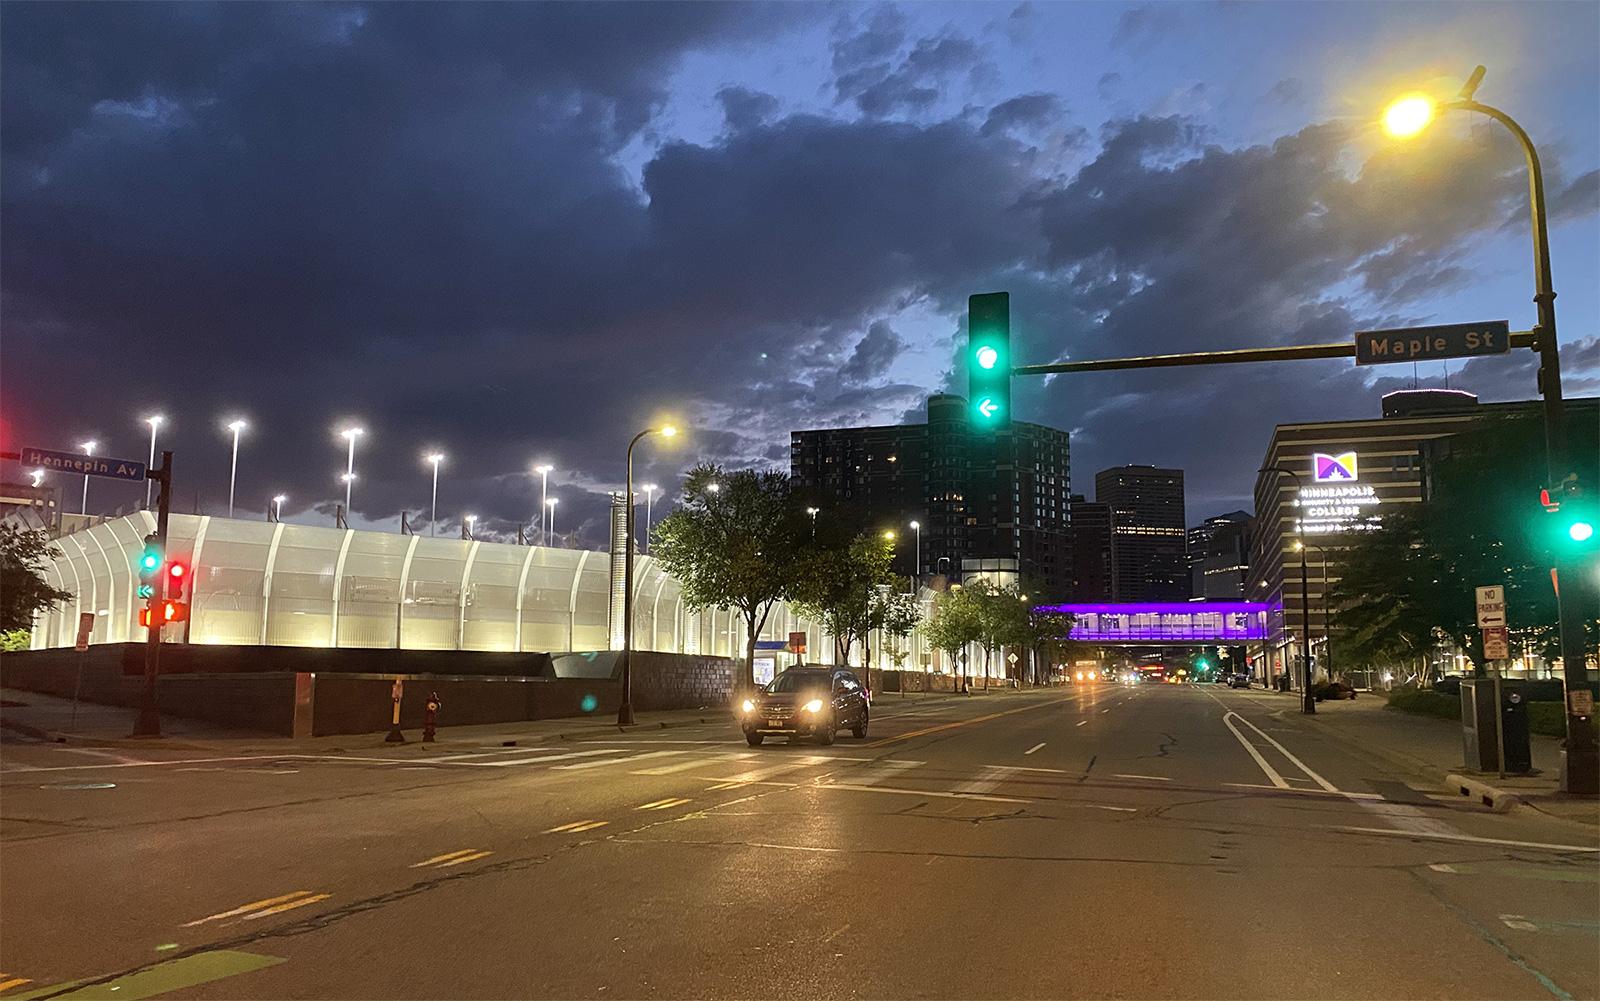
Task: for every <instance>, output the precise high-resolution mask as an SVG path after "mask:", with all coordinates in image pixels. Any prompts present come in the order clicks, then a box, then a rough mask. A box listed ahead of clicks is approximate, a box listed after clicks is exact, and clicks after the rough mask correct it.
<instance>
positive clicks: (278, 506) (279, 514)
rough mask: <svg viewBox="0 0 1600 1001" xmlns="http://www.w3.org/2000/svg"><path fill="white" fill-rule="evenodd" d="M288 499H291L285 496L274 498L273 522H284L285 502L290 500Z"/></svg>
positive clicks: (280, 495) (279, 495)
mask: <svg viewBox="0 0 1600 1001" xmlns="http://www.w3.org/2000/svg"><path fill="white" fill-rule="evenodd" d="M288 499H289V498H288V497H287V496H285V495H284V494H278V495H277V496H276V497H273V498H272V507H273V510H272V520H273V521H277V522H282V521H283V502H284V501H286V500H288Z"/></svg>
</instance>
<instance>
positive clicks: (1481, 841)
mask: <svg viewBox="0 0 1600 1001" xmlns="http://www.w3.org/2000/svg"><path fill="white" fill-rule="evenodd" d="M1329 830H1334V831H1348V832H1350V833H1353V834H1387V835H1389V836H1390V837H1396V838H1427V839H1429V840H1432V841H1461V842H1465V843H1467V844H1472V845H1510V846H1511V847H1513V848H1543V849H1545V850H1546V851H1552V852H1588V853H1600V848H1596V847H1593V846H1591V845H1552V844H1546V843H1544V842H1542V841H1512V840H1510V839H1507V838H1478V837H1473V836H1472V835H1470V834H1429V833H1425V832H1423V831H1397V830H1394V829H1393V828H1390V827H1331V828H1329Z"/></svg>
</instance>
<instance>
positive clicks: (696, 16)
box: [0, 3, 1600, 545]
mask: <svg viewBox="0 0 1600 1001" xmlns="http://www.w3.org/2000/svg"><path fill="white" fill-rule="evenodd" d="M0 42H3V53H0V57H3V58H0V74H3V75H0V210H3V216H0V222H3V226H0V255H3V256H0V296H3V298H0V308H3V318H0V319H3V326H0V338H3V340H0V344H3V348H0V350H3V365H0V396H3V399H0V416H3V419H4V422H5V424H6V437H7V441H6V443H5V446H6V447H7V448H15V447H16V446H17V445H18V444H26V445H41V446H45V447H50V446H56V447H68V448H70V447H71V446H72V444H73V443H75V442H77V441H81V440H83V439H85V438H90V437H93V438H97V439H99V440H100V441H101V442H102V443H103V444H102V446H101V452H102V453H105V452H109V453H110V454H113V455H121V456H131V457H137V458H142V457H143V456H144V454H145V450H146V448H147V445H148V438H147V435H148V430H147V428H146V427H145V425H143V424H141V423H140V419H141V418H142V417H144V416H145V415H147V414H150V413H153V412H159V413H162V414H164V415H166V416H167V417H168V418H169V423H168V424H167V426H166V427H164V428H163V430H162V440H163V444H164V445H165V446H166V447H171V448H175V449H176V450H177V452H178V460H177V461H178V462H179V463H180V465H179V470H178V472H179V481H180V484H179V491H178V493H179V498H180V510H184V511H187V510H190V509H191V507H192V506H193V505H195V504H196V503H198V505H199V507H200V508H201V510H202V511H208V512H210V513H217V514H220V513H223V511H224V508H225V506H226V495H227V485H228V458H229V433H228V432H227V431H226V430H224V428H223V425H224V424H225V423H226V421H227V420H229V419H231V418H234V417H243V418H245V419H247V420H249V421H250V422H251V429H250V430H249V431H248V432H246V434H245V436H244V438H243V443H242V449H241V457H240V474H239V487H238V489H239V505H240V507H241V508H243V509H244V510H245V511H246V512H247V513H248V516H259V512H261V511H262V510H263V509H264V507H265V505H266V503H267V498H269V497H270V496H271V495H273V494H275V493H279V492H282V493H285V494H287V495H288V496H289V498H290V500H289V502H288V503H287V504H286V505H285V518H286V520H292V521H298V522H306V523H316V524H331V523H332V518H331V511H332V505H333V504H334V503H335V502H336V501H341V500H342V499H343V486H342V484H341V483H340V482H339V479H338V476H339V474H340V473H342V472H343V470H344V462H345V452H344V443H343V441H342V440H341V439H339V438H338V437H337V431H338V430H339V429H340V428H341V427H344V426H347V425H348V424H349V423H351V422H354V423H358V424H360V425H362V426H363V427H365V428H366V429H367V431H368V434H367V436H366V437H365V438H364V439H363V440H362V441H361V443H360V446H359V449H358V452H357V462H356V468H357V473H358V476H359V479H358V481H357V483H356V487H355V509H356V515H357V517H356V518H355V519H354V523H355V524H357V525H362V524H368V525H375V526H378V527H383V528H387V529H390V530H392V529H394V528H395V527H396V525H397V524H398V517H399V512H400V511H401V510H403V509H404V510H409V511H410V512H411V513H412V517H413V519H414V521H420V519H418V518H417V515H418V512H425V509H426V506H427V503H428V485H429V483H428V467H427V466H426V464H425V463H424V462H423V460H422V455H423V454H424V453H425V452H428V451H432V450H435V449H437V450H441V451H444V452H445V453H447V454H448V456H449V458H448V460H447V462H446V463H445V465H444V469H443V476H442V486H441V496H440V508H441V521H446V522H448V528H447V530H449V531H454V530H455V523H456V518H457V517H458V516H459V515H461V514H463V513H465V512H469V511H470V512H473V513H475V514H477V515H479V516H480V519H482V520H481V521H480V525H487V526H488V528H489V530H490V532H491V533H494V532H498V533H502V534H507V535H509V534H513V533H514V532H515V526H516V525H517V523H519V522H521V523H524V524H526V523H529V522H530V521H531V520H532V519H533V518H534V517H535V516H536V515H535V512H536V509H537V505H538V477H537V476H535V475H531V473H530V470H531V468H532V466H534V465H535V464H536V463H537V462H539V461H549V462H551V463H552V464H553V465H554V466H555V467H556V471H555V473H554V474H553V476H552V488H551V492H552V493H553V494H554V495H556V496H559V497H560V498H561V505H560V508H559V512H560V514H559V516H558V518H559V522H558V526H557V527H558V529H563V530H572V529H579V528H583V529H584V538H585V540H586V542H587V543H588V544H590V545H598V544H600V543H601V540H602V539H603V531H602V529H601V526H602V525H603V510H604V496H605V491H607V490H609V489H615V488H617V487H618V486H620V482H621V477H622V459H623V449H624V448H625V446H626V444H627V441H628V438H629V437H630V436H631V434H632V433H633V432H634V431H636V430H638V429H639V428H641V427H644V426H646V425H647V424H648V423H650V422H651V421H653V420H658V419H660V418H663V417H668V416H670V417H672V418H675V419H676V420H677V421H678V422H680V423H681V424H683V425H685V426H687V427H688V428H689V429H690V430H689V433H688V434H687V435H685V436H683V437H680V438H679V439H678V440H677V443H675V444H673V443H665V442H647V443H646V444H645V445H644V446H641V453H640V455H641V459H642V462H641V464H640V467H641V468H640V476H639V479H640V481H648V480H654V481H655V482H658V483H662V484H669V485H671V484H675V483H676V476H677V474H678V473H679V472H680V471H681V470H683V469H685V468H687V467H688V466H689V465H691V464H693V463H694V462H695V461H697V460H702V459H711V460H716V461H720V462H724V463H730V464H738V465H749V464H756V465H776V466H778V467H780V468H787V462H788V432H789V431H790V430H792V429H797V428H808V427H824V426H844V425H853V424H860V423H894V422H897V421H899V420H900V419H902V417H904V416H905V415H906V414H907V413H918V414H920V411H921V406H922V401H923V399H924V398H925V397H926V396H927V395H928V394H929V393H931V392H937V391H941V390H944V389H946V388H952V387H953V388H955V389H956V390H957V391H961V389H962V387H961V386H960V385H959V384H958V381H957V380H955V378H954V376H953V375H952V362H953V358H954V354H955V351H956V350H957V348H956V345H957V343H958V336H959V332H960V326H961V323H962V322H963V315H962V314H963V311H964V308H965V302H966V297H967V296H968V294H970V293H972V292H976V291H989V290H997V289H1006V290H1010V291H1011V293H1012V312H1013V323H1014V329H1015V331H1016V338H1017V347H1016V356H1017V360H1018V361H1019V362H1043V361H1049V360H1054V359H1057V358H1066V357H1071V358H1095V357H1113V356H1120V355H1125V354H1135V353H1140V354H1142V353H1152V352H1169V351H1194V350H1204V349H1211V348H1215V349H1226V348H1240V347H1249V346H1256V345H1268V344H1297V343H1318V342H1326V341H1342V340H1346V339H1348V338H1349V337H1350V336H1351V334H1352V333H1353V332H1354V331H1355V330H1358V329H1366V328H1372V327H1380V326H1396V325H1403V324H1408V323H1413V322H1451V321H1457V320H1478V319H1498V318H1504V319H1508V320H1510V321H1511V323H1512V326H1513V329H1526V328H1527V327H1529V326H1530V325H1531V324H1532V322H1533V307H1532V303H1531V301H1530V297H1531V295H1532V277H1531V268H1530V260H1529V259H1530V250H1529V238H1528V230H1527V222H1526V198H1527V188H1526V180H1525V175H1524V173H1523V164H1522V159H1521V156H1520V154H1519V152H1518V151H1517V149H1516V147H1515V145H1514V144H1513V141H1512V140H1511V138H1510V136H1509V135H1507V134H1506V133H1505V132H1504V131H1503V130H1502V129H1500V127H1499V126H1497V125H1494V124H1493V123H1492V122H1490V121H1488V120H1487V119H1483V118H1481V117H1477V116H1470V115H1467V114H1464V113H1460V112H1456V113H1452V114H1450V115H1447V116H1446V117H1445V118H1444V119H1443V120H1442V121H1441V122H1440V123H1439V124H1438V125H1436V126H1435V127H1434V128H1433V129H1431V130H1430V131H1429V132H1427V133H1425V134H1424V136H1423V137H1422V138H1421V139H1419V140H1416V141H1414V142H1412V143H1410V144H1405V145H1396V144H1394V143H1392V142H1390V141H1388V140H1385V139H1383V138H1382V137H1381V136H1380V134H1379V133H1378V131H1377V129H1376V128H1375V125H1374V121H1375V118H1376V115H1377V113H1378V111H1379V110H1380V109H1381V107H1382V106H1383V104H1384V103H1385V102H1386V100H1387V99H1388V98H1389V97H1391V96H1393V95H1395V94H1396V93H1398V92H1401V91H1405V90H1413V89H1422V90H1428V91H1431V92H1434V93H1437V94H1439V95H1440V96H1449V95H1450V94H1452V93H1453V92H1454V91H1455V90H1456V89H1457V88H1458V87H1459V85H1460V81H1461V79H1462V78H1464V77H1465V76H1466V75H1467V74H1468V73H1469V72H1470V71H1471V70H1472V68H1473V66H1474V65H1476V64H1478V63H1483V64H1485V65H1487V67H1488V71H1489V72H1488V76H1487V78H1486V80H1485V82H1484V83H1483V86H1482V88H1481V89H1480V90H1479V92H1478V97H1479V99H1480V100H1483V101H1485V102H1487V103H1490V104H1495V105H1498V106H1500V107H1502V108H1504V109H1505V110H1507V111H1508V112H1510V113H1511V114H1513V115H1514V116H1516V117H1517V118H1518V119H1519V120H1520V121H1521V122H1522V124H1523V125H1524V126H1525V127H1526V128H1527V129H1528V131H1529V132H1530V133H1531V134H1532V135H1533V137H1534V139H1535V141H1536V142H1537V143H1538V144H1539V145H1540V148H1541V151H1542V154H1543V156H1544V157H1545V169H1546V174H1547V183H1548V188H1549V196H1550V207H1551V211H1552V213H1553V215H1554V226H1553V231H1552V243H1553V257H1554V263H1555V284H1556V289H1557V291H1558V293H1559V294H1560V298H1559V300H1558V302H1557V311H1558V315H1559V319H1560V324H1561V331H1562V339H1563V342H1564V345H1565V348H1564V351H1563V359H1564V365H1565V370H1566V378H1567V390H1568V393H1569V394H1570V395H1593V394H1594V393H1595V392H1596V391H1597V389H1600V339H1597V337H1596V332H1597V330H1600V322H1597V321H1600V282H1597V281H1596V277H1597V275H1600V171H1597V167H1600V114H1597V113H1596V95H1597V93H1600V5H1596V4H1593V3H1560V4H1548V5H1541V4H1532V3H1516V4H1478V5H1465V4H1462V5H1455V4H1418V5H1406V4H1382V5H1379V4H1348V5H1342V4H1287V3H1285V4H1277V5H1266V4H1195V5H1184V4H1160V5H1150V6H1126V5H1113V4H1070V5H1068V4H1063V5H1048V4H1035V3H1023V4H1020V5H1017V4H1005V3H992V4H970V5H955V4H929V5H921V6H909V5H908V6H896V5H881V6H857V5H845V4H812V5H801V4H772V5H761V6H740V5H729V4H715V5H711V4H708V5H703V6H698V5H680V4H666V3H654V4H646V5H641V6H631V5H626V4H582V5H561V6H557V5H547V6H533V5H511V4H493V5H483V6H477V5H472V4H448V5H444V4H440V5H424V4H371V5H360V4H338V3H333V4H320V5H311V6H295V5H287V4H284V5H265V4H226V5H221V6H210V5H204V4H188V3H185V4H173V5H154V4H123V3H115V4H85V5H78V4H69V3H28V4H24V3H10V4H6V5H5V7H4V10H3V12H0ZM1532 371H1533V362H1532V357H1531V355H1529V354H1528V353H1527V352H1521V353H1519V354H1517V355H1514V356H1511V357H1507V358H1501V359H1494V360H1485V361H1474V362H1471V363H1469V364H1466V365H1465V366H1462V365H1461V364H1459V363H1458V364H1455V365H1453V366H1451V368H1450V371H1449V379H1450V385H1451V386H1459V387H1462V388H1467V389H1470V390H1473V391H1475V392H1477V393H1479V394H1480V395H1482V396H1483V397H1484V398H1486V399H1492V400H1505V399H1517V398H1526V397H1529V396H1532V395H1533V393H1534V384H1533V374H1532ZM1418 374H1419V376H1420V379H1421V381H1422V382H1423V384H1425V385H1441V384H1442V383H1443V380H1444V378H1445V375H1446V372H1445V366H1443V365H1441V364H1439V363H1433V364H1429V365H1423V366H1421V367H1420V370H1419V373H1418ZM1412 376H1413V373H1412V370H1411V368H1410V367H1409V366H1405V367H1386V368H1382V369H1376V368H1363V369H1360V370H1357V369H1355V368H1354V367H1353V366H1352V365H1350V364H1349V363H1348V362H1326V363H1324V362H1296V363H1288V364H1283V365H1277V366H1245V367H1230V368H1213V369H1195V370H1177V371H1166V372H1132V373H1107V374H1093V375H1074V376H1063V377H1058V378H1055V379H1052V380H1049V381H1046V380H1042V379H1037V378H1034V379H1027V380H1019V382H1018V384H1017V414H1018V416H1019V418H1021V419H1025V420H1032V421H1037V422H1040V423H1045V424H1051V425H1054V426H1057V427H1062V428H1067V429H1070V430H1071V431H1072V434H1073V473H1074V483H1075V486H1076V488H1077V489H1078V490H1079V491H1080V492H1089V493H1092V487H1093V475H1094V472H1095V471H1096V470H1097V469H1099V468H1102V467H1104V466H1108V465H1113V464H1119V463H1126V462H1142V463H1156V464H1162V465H1173V466H1179V467H1182V468H1183V469H1185V470H1186V472H1187V475H1188V488H1189V494H1188V517H1189V520H1190V522H1191V523H1194V522H1198V521H1199V520H1201V519H1202V518H1204V517H1206V516H1209V515H1212V514H1217V513H1220V512H1222V511H1226V510H1229V509H1231V508H1235V507H1248V499H1247V498H1248V495H1249V493H1250V489H1251V486H1252V483H1253V480H1254V470H1255V468H1256V466H1257V465H1258V463H1259V461H1260V458H1261V456H1262V454H1263V452H1264V451H1265V448H1266V444H1267V440H1268V438H1269V436H1270V434H1271V430H1272V426H1273V424H1275V423H1278V422H1284V421H1296V420H1315V419H1342V418H1351V417H1369V416H1376V415H1377V413H1378V407H1379V402H1378V400H1379V397H1380V396H1381V394H1382V393H1383V392H1386V391H1388V390H1391V389H1394V388H1399V387H1401V386H1404V385H1410V383H1411V380H1412ZM917 419H920V417H918V418H917ZM7 473H8V476H7V478H12V477H13V476H15V475H16V473H17V470H16V467H15V466H14V465H8V468H7ZM77 483H78V481H76V480H69V481H64V482H63V483H62V485H63V486H64V487H65V488H66V489H65V495H66V498H67V507H68V508H69V509H70V510H75V509H76V497H77V489H78V485H77ZM100 483H101V485H98V486H97V487H96V488H95V494H94V498H92V500H94V501H96V502H97V503H94V504H92V507H99V508H102V509H104V510H110V509H111V508H113V507H115V506H116V505H118V504H125V503H130V502H132V501H133V500H135V499H136V498H142V496H143V491H142V489H138V488H134V487H132V486H124V485H118V484H114V483H112V482H111V481H100ZM658 514H659V508H658ZM481 534H482V532H481V531H480V535H481Z"/></svg>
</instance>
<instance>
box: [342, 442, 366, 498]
mask: <svg viewBox="0 0 1600 1001" xmlns="http://www.w3.org/2000/svg"><path fill="white" fill-rule="evenodd" d="M366 433H367V432H366V431H365V430H363V429H362V428H345V429H344V430H343V431H340V432H339V435H340V436H341V437H343V438H345V439H346V440H348V441H349V442H350V457H349V458H348V459H346V460H345V467H344V513H345V516H346V517H349V515H350V488H351V485H352V484H354V483H355V481H356V439H357V438H359V437H361V436H362V435H364V434H366Z"/></svg>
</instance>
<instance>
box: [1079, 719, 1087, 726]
mask: <svg viewBox="0 0 1600 1001" xmlns="http://www.w3.org/2000/svg"><path fill="white" fill-rule="evenodd" d="M1087 722H1089V721H1088V720H1086V719H1081V720H1079V721H1078V723H1077V725H1078V726H1083V725H1084V724H1085V723H1087Z"/></svg>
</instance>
